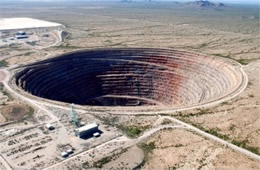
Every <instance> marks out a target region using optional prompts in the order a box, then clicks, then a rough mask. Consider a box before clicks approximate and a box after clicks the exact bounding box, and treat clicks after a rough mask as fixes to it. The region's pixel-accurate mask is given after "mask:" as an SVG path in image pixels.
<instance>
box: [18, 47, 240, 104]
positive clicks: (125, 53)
mask: <svg viewBox="0 0 260 170" xmlns="http://www.w3.org/2000/svg"><path fill="white" fill-rule="evenodd" d="M15 78H16V84H17V85H18V86H19V87H21V88H22V89H24V90H25V91H27V92H29V93H31V94H32V95H35V96H38V97H42V98H46V99H51V100H56V101H61V102H66V103H75V104H80V105H95V106H141V105H146V106H150V105H153V106H155V105H156V106H157V105H164V106H168V105H169V106H189V105H193V104H197V103H206V102H210V101H212V100H215V99H217V98H221V97H223V96H225V95H227V94H229V93H231V92H232V91H233V90H234V89H235V88H237V86H238V85H239V82H240V81H241V73H240V72H238V71H237V70H236V69H235V68H233V67H232V66H231V65H229V64H226V63H224V62H223V61H221V60H217V59H214V58H213V57H208V56H202V55H198V54H193V53H190V52H185V51H177V50H165V49H141V48H123V49H97V50H85V51H78V52H73V53H68V54H64V55H61V56H58V57H55V58H51V59H48V60H44V61H40V62H37V63H34V64H31V65H28V66H26V67H25V68H24V69H23V70H22V71H20V72H19V73H17V74H16V76H15Z"/></svg>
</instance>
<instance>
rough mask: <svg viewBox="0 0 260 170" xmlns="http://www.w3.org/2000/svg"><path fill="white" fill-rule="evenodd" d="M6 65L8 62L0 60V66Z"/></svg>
mask: <svg viewBox="0 0 260 170" xmlns="http://www.w3.org/2000/svg"><path fill="white" fill-rule="evenodd" d="M7 66H8V62H7V61H5V60H1V61H0V67H7Z"/></svg>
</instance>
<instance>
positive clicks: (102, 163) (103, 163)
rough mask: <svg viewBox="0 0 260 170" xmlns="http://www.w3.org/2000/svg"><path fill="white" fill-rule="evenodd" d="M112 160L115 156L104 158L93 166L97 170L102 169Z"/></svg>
mask: <svg viewBox="0 0 260 170" xmlns="http://www.w3.org/2000/svg"><path fill="white" fill-rule="evenodd" d="M112 159H113V156H107V157H104V158H102V159H100V160H99V161H97V162H95V163H94V164H93V166H94V167H96V168H102V167H103V165H105V164H107V163H108V162H110V161H111V160H112Z"/></svg>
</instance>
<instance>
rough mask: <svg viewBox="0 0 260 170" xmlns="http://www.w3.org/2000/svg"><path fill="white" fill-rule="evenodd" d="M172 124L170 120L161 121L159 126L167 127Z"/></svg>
mask: <svg viewBox="0 0 260 170" xmlns="http://www.w3.org/2000/svg"><path fill="white" fill-rule="evenodd" d="M170 123H172V121H171V120H170V119H163V121H162V123H161V125H167V124H170Z"/></svg>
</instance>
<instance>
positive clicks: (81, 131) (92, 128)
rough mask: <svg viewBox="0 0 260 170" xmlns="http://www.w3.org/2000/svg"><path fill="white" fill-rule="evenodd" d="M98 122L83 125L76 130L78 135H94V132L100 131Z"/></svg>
mask: <svg viewBox="0 0 260 170" xmlns="http://www.w3.org/2000/svg"><path fill="white" fill-rule="evenodd" d="M98 131H99V130H98V124H96V123H91V124H88V125H85V126H82V127H80V128H78V129H76V130H75V133H76V136H78V137H80V138H81V137H84V136H89V135H93V134H94V133H96V132H98Z"/></svg>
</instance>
